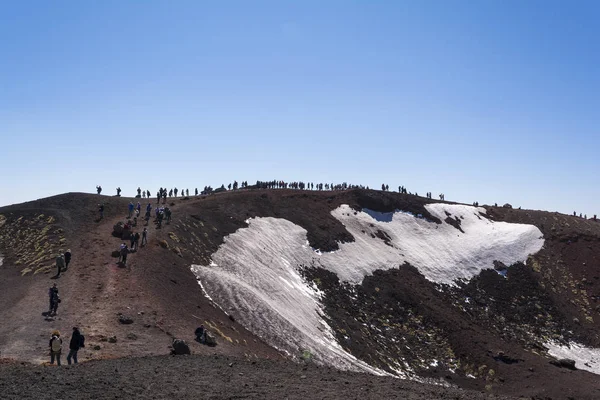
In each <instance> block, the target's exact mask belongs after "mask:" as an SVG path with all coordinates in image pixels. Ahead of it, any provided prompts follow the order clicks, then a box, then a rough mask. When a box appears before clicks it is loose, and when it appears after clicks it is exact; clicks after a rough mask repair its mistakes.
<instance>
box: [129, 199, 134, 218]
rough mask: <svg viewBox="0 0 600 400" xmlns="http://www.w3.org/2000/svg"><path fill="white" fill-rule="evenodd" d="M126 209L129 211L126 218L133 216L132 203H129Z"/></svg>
mask: <svg viewBox="0 0 600 400" xmlns="http://www.w3.org/2000/svg"><path fill="white" fill-rule="evenodd" d="M128 209H129V215H128V217H129V218H131V215H132V214H133V203H132V202H129V206H128Z"/></svg>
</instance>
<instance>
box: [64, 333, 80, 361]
mask: <svg viewBox="0 0 600 400" xmlns="http://www.w3.org/2000/svg"><path fill="white" fill-rule="evenodd" d="M82 344H83V335H82V334H81V332H79V329H78V328H77V327H74V328H73V335H71V342H70V343H69V354H68V355H67V363H69V365H71V358H72V359H73V362H74V363H75V364H77V352H78V351H79V349H80V348H81V347H82Z"/></svg>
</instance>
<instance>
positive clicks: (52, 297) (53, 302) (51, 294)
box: [48, 283, 59, 315]
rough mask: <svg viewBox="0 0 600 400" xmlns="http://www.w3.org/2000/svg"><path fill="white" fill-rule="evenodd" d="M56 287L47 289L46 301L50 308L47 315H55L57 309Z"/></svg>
mask: <svg viewBox="0 0 600 400" xmlns="http://www.w3.org/2000/svg"><path fill="white" fill-rule="evenodd" d="M58 299H59V297H58V287H57V286H56V283H55V284H54V285H52V287H50V289H48V300H49V303H50V307H49V308H48V315H52V313H53V312H54V313H56V309H57V308H58Z"/></svg>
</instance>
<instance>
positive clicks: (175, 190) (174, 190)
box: [173, 188, 177, 197]
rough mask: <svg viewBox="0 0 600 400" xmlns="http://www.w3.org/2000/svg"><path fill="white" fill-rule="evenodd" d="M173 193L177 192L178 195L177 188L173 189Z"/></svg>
mask: <svg viewBox="0 0 600 400" xmlns="http://www.w3.org/2000/svg"><path fill="white" fill-rule="evenodd" d="M173 193H175V197H177V188H175V189H173Z"/></svg>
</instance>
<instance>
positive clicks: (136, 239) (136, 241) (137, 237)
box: [133, 228, 145, 251]
mask: <svg viewBox="0 0 600 400" xmlns="http://www.w3.org/2000/svg"><path fill="white" fill-rule="evenodd" d="M144 229H145V228H144ZM139 246H140V233H139V232H136V233H135V235H134V241H133V247H134V248H135V251H138V247H139Z"/></svg>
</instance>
